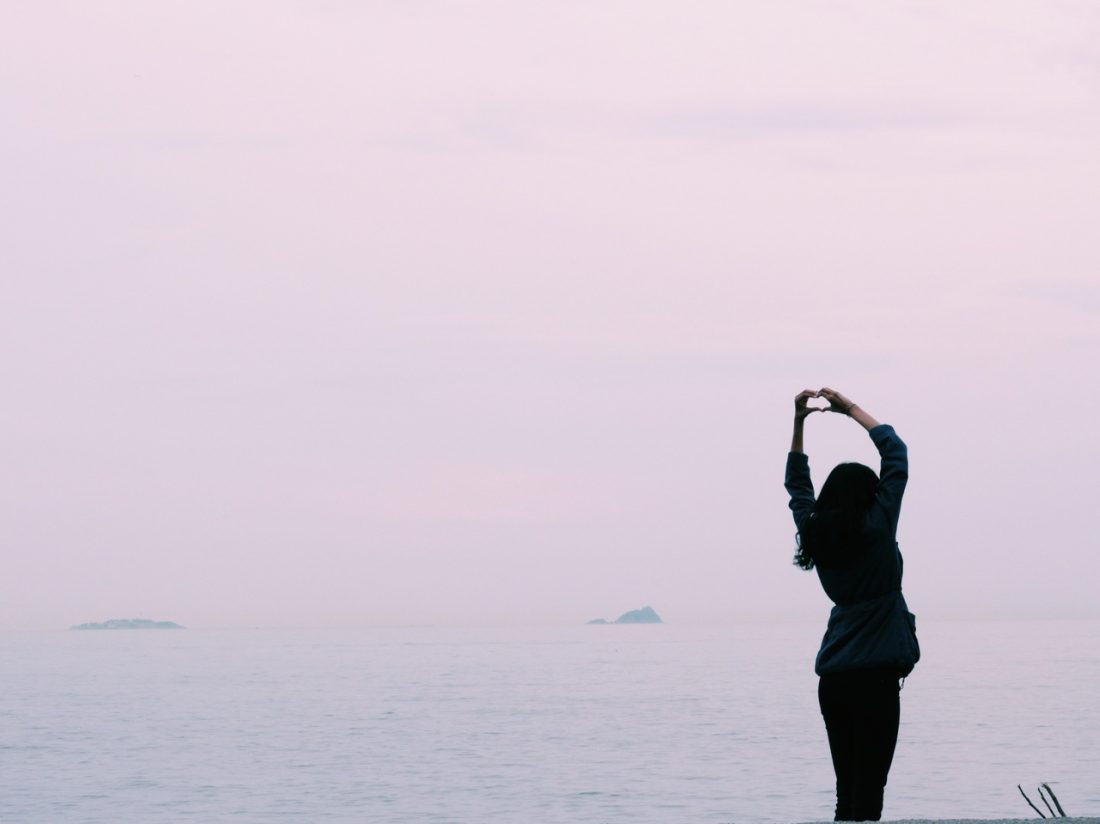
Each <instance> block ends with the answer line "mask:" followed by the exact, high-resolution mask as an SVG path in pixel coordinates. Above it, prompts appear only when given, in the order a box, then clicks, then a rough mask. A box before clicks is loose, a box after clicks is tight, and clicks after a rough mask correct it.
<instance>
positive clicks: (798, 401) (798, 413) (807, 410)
mask: <svg viewBox="0 0 1100 824" xmlns="http://www.w3.org/2000/svg"><path fill="white" fill-rule="evenodd" d="M819 396H820V395H819V393H818V392H815V391H814V390H813V389H803V390H802V391H801V392H799V393H798V394H797V395H795V398H794V419H795V420H796V421H804V420H806V417H807V416H808V415H810V414H812V413H814V412H824V411H825V410H824V409H823V408H821V407H820V406H807V405H806V402H807V401H808V400H809V399H810V398H817V397H819Z"/></svg>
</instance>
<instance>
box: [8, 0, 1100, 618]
mask: <svg viewBox="0 0 1100 824" xmlns="http://www.w3.org/2000/svg"><path fill="white" fill-rule="evenodd" d="M3 18H4V20H3V25H0V89H2V93H3V100H4V101H5V104H4V109H5V115H6V118H5V120H6V128H5V129H4V130H3V132H0V148H2V152H0V157H2V158H3V159H2V160H0V163H2V164H3V179H4V180H5V186H4V187H3V193H2V194H0V198H2V200H0V203H2V208H3V227H4V242H3V244H2V247H0V248H2V249H3V263H4V265H3V267H2V271H3V272H4V286H5V288H4V290H3V301H2V303H0V336H2V342H3V347H2V351H3V353H4V355H3V358H2V360H0V370H2V377H3V380H4V383H5V386H6V389H7V392H6V399H5V403H4V404H3V405H2V407H0V425H2V432H3V433H4V440H3V442H4V461H3V466H4V471H3V474H2V478H3V482H2V484H3V485H2V488H0V517H2V519H3V523H4V533H5V539H4V545H5V551H4V579H5V584H4V588H3V593H4V597H3V598H2V599H0V627H53V626H65V625H68V624H70V623H76V622H79V621H86V620H100V619H104V618H108V617H116V616H129V615H136V614H144V615H146V616H147V617H154V618H167V619H173V620H178V621H180V622H182V623H186V624H189V625H194V626H238V625H242V626H252V625H294V624H304V625H330V624H402V623H471V622H474V623H505V622H512V623H554V622H563V623H577V622H581V621H583V620H586V619H588V618H592V617H596V616H607V617H614V615H616V614H618V613H619V612H621V611H624V610H626V609H630V608H634V607H638V606H641V605H642V604H652V605H653V606H654V607H656V608H657V610H658V611H659V612H661V613H662V614H663V615H664V616H665V617H666V619H667V620H670V621H677V622H689V621H732V620H745V619H749V620H755V619H760V620H765V619H773V618H777V617H796V618H815V617H820V616H823V614H824V612H825V611H826V610H827V607H828V604H827V601H826V600H825V597H824V595H822V594H821V593H820V591H819V587H818V585H817V583H816V580H815V578H814V576H812V575H806V574H802V573H800V572H799V571H797V570H796V569H795V568H793V567H792V566H791V565H790V557H791V554H792V551H793V531H794V530H793V526H792V524H791V523H790V520H789V517H788V514H787V509H786V498H785V494H784V492H783V488H782V470H783V460H784V455H785V452H786V449H787V446H788V443H789V426H790V422H789V418H790V407H791V398H792V397H793V396H794V394H795V393H796V392H797V391H798V390H800V389H802V388H804V387H806V386H811V387H817V386H821V385H822V384H827V385H830V386H834V387H836V388H839V389H841V390H842V391H844V392H846V393H847V394H849V395H851V396H852V397H853V398H855V399H857V400H858V401H859V402H860V403H861V405H863V406H864V407H865V408H867V409H869V410H870V411H871V412H872V413H873V414H875V415H876V416H878V417H879V418H880V419H881V420H884V421H887V422H890V423H893V424H894V425H895V426H896V428H897V429H898V431H899V433H900V434H901V435H902V437H903V438H905V439H906V440H907V441H908V443H909V446H910V453H911V461H912V478H911V483H910V488H909V491H908V493H907V499H906V505H905V509H904V512H903V515H902V524H901V530H900V534H899V539H900V542H901V546H902V550H903V552H904V553H905V557H906V573H907V575H906V589H907V595H908V599H909V602H910V604H911V606H912V607H913V609H914V611H916V612H917V613H918V614H919V615H922V616H925V617H928V618H935V617H958V616H968V617H969V616H978V617H984V616H988V617H1002V616H1015V617H1031V616H1043V615H1050V616H1065V615H1079V614H1089V615H1096V614H1097V611H1096V606H1095V603H1096V597H1095V593H1096V592H1097V590H1098V589H1100V564H1098V563H1097V561H1096V557H1095V547H1096V537H1095V536H1096V527H1095V524H1094V517H1093V512H1094V508H1093V507H1092V506H1091V504H1092V497H1093V495H1094V490H1095V488H1096V481H1095V466H1096V464H1097V462H1098V459H1100V449H1098V442H1097V438H1096V436H1095V434H1094V431H1093V427H1092V423H1091V417H1092V415H1093V412H1094V410H1095V409H1096V408H1097V407H1098V402H1100V390H1098V387H1097V380H1096V375H1097V369H1096V357H1097V354H1098V353H1100V332H1098V331H1097V330H1098V329H1100V324H1098V323H1097V320H1098V314H1100V276H1098V274H1097V273H1098V268H1100V267H1098V264H1100V247H1098V242H1097V228H1096V227H1097V226H1098V225H1100V196H1098V193H1100V152H1098V151H1097V146H1098V145H1100V48H1098V47H1097V45H1096V44H1097V43H1100V9H1098V7H1097V6H1096V5H1095V4H1092V3H1088V2H1050V3H1043V4H1037V3H1030V2H1002V1H1001V0H997V1H996V2H963V3H953V4H938V5H932V4H924V3H915V2H914V3H907V2H886V3H884V2H877V1H876V2H870V0H868V1H867V2H833V3H822V2H800V3H794V2H758V3H725V2H700V3H686V4H685V3H654V2H615V3H589V2H584V3H581V2H560V3H550V4H544V3H516V2H497V3H476V2H475V3H462V4H445V3H435V2H427V0H423V1H419V0H417V1H412V0H410V1H409V2H393V3H390V2H376V3H350V2H336V1H335V0H333V1H332V2H323V3H320V2H313V3H305V2H301V3H292V2H262V3H261V2H254V3H245V2H241V3H232V4H225V3H214V2H186V3H183V2H178V3H168V2H158V3H152V4H150V3H142V2H115V3H96V4H88V3H76V2H73V3H53V2H40V3H24V4H19V5H17V6H14V7H9V8H7V9H5V11H4V12H3ZM807 449H808V451H809V453H810V457H811V466H812V467H814V469H815V472H816V477H817V478H818V480H820V479H822V478H823V477H824V474H825V472H826V471H827V470H828V468H829V467H831V465H832V464H833V463H834V462H836V461H837V460H841V459H845V458H851V459H855V460H863V461H865V462H869V463H874V462H875V459H876V456H875V454H874V451H873V449H872V447H871V444H870V442H869V440H868V439H867V438H866V436H865V435H864V434H863V433H862V431H861V430H859V428H858V427H856V426H855V425H853V424H852V423H851V422H849V421H845V420H843V419H839V418H837V419H825V418H823V417H815V418H813V419H811V421H810V423H809V433H808V445H807Z"/></svg>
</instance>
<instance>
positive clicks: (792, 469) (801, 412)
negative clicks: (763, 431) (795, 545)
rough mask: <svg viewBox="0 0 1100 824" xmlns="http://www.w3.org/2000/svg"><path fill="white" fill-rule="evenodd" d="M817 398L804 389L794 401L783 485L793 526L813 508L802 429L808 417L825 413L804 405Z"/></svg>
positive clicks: (810, 391) (812, 491)
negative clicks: (788, 497) (792, 421)
mask: <svg viewBox="0 0 1100 824" xmlns="http://www.w3.org/2000/svg"><path fill="white" fill-rule="evenodd" d="M817 396H818V393H817V392H815V391H814V390H812V389H805V390H803V391H801V392H799V393H798V395H796V396H795V399H794V435H793V436H792V437H791V451H790V452H789V453H788V454H787V474H786V478H785V479H784V482H783V485H784V486H785V487H786V488H787V493H788V494H789V495H790V496H791V501H790V508H791V514H792V515H794V523H795V526H798V525H799V524H801V523H802V519H803V518H805V517H806V516H807V515H809V514H810V512H812V511H813V508H814V485H813V481H811V480H810V462H809V459H808V458H807V457H806V453H805V452H804V451H803V450H802V429H803V424H804V423H805V421H806V418H807V417H808V416H809V415H811V414H813V413H814V412H824V411H825V410H824V409H820V408H815V407H812V406H807V405H806V401H808V400H809V399H810V398H816V397H817Z"/></svg>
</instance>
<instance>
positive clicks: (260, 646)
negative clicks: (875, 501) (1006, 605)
mask: <svg viewBox="0 0 1100 824" xmlns="http://www.w3.org/2000/svg"><path fill="white" fill-rule="evenodd" d="M822 629H823V627H822V626H819V625H809V624H785V625H767V624H756V625H738V626H710V627H683V626H675V625H663V626H580V627H567V628H558V629H531V628H509V629H435V628H425V629H384V630H383V629H378V630H345V631H328V630H325V631H320V630H313V631H307V630H302V631H282V630H280V631H275V630H267V631H265V630H253V631H236V630H235V631H214V630H186V631H114V632H67V631H62V632H33V633H32V632H27V633H13V632H9V633H0V821H2V822H4V823H5V824H8V823H9V822H51V824H52V823H53V822H112V824H118V823H119V822H143V823H144V822H175V821H202V822H219V821H255V822H268V821H295V822H299V821H300V822H372V823H373V822H379V823H381V822H517V824H518V823H519V822H541V823H542V824H548V823H551V822H608V824H611V823H612V822H623V823H624V824H625V822H630V824H639V823H640V822H794V821H813V820H824V819H828V818H831V812H832V804H833V784H832V782H833V776H832V770H831V766H830V762H829V754H828V746H827V743H826V740H825V732H824V727H823V724H822V722H821V718H820V715H819V713H818V709H817V703H816V701H817V698H816V678H815V676H814V675H813V671H812V661H813V655H814V652H815V650H816V646H817V642H818V640H819V637H820V633H821V631H822ZM919 630H920V636H921V642H922V645H923V648H924V659H923V660H922V662H921V663H920V665H919V666H918V668H917V670H916V671H915V672H914V673H913V675H912V676H910V678H909V679H908V680H907V681H906V684H905V688H904V690H903V691H902V693H901V697H902V726H901V734H900V740H899V744H898V751H897V755H896V757H895V761H894V767H893V770H892V771H891V776H890V784H889V786H888V787H887V799H886V809H885V817H887V818H917V817H952V818H966V817H987V818H989V817H1020V818H1028V817H1034V813H1032V812H1031V810H1030V809H1029V808H1028V807H1027V806H1026V804H1025V803H1024V801H1023V799H1022V798H1021V797H1020V795H1019V792H1018V791H1017V789H1016V784H1017V783H1022V784H1024V786H1025V789H1028V790H1029V794H1030V795H1031V796H1032V798H1033V800H1035V801H1036V802H1037V803H1038V798H1037V796H1036V793H1035V792H1034V791H1033V790H1034V787H1035V785H1036V784H1038V783H1039V782H1040V781H1049V782H1051V784H1052V786H1053V787H1054V789H1055V791H1056V792H1057V793H1058V797H1059V799H1060V800H1061V802H1062V804H1063V806H1064V807H1065V808H1066V811H1067V812H1068V813H1069V814H1070V815H1086V814H1091V815H1097V814H1100V702H1097V701H1096V693H1097V687H1098V685H1100V622H1095V621H1091V622H1090V621H1080V622H1073V621H1066V622H1035V623H950V624H949V623H932V622H923V623H922V624H921V625H920V627H919Z"/></svg>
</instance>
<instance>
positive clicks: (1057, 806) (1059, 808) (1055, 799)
mask: <svg viewBox="0 0 1100 824" xmlns="http://www.w3.org/2000/svg"><path fill="white" fill-rule="evenodd" d="M1043 786H1044V787H1045V788H1046V791H1047V792H1048V793H1050V798H1051V800H1052V801H1053V802H1054V809H1056V810H1057V811H1058V815H1060V816H1062V818H1065V817H1066V811H1065V810H1063V809H1062V805H1061V804H1059V803H1058V796H1056V795H1055V794H1054V790H1052V789H1051V788H1050V784H1047V783H1046V782H1044V783H1043Z"/></svg>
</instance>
